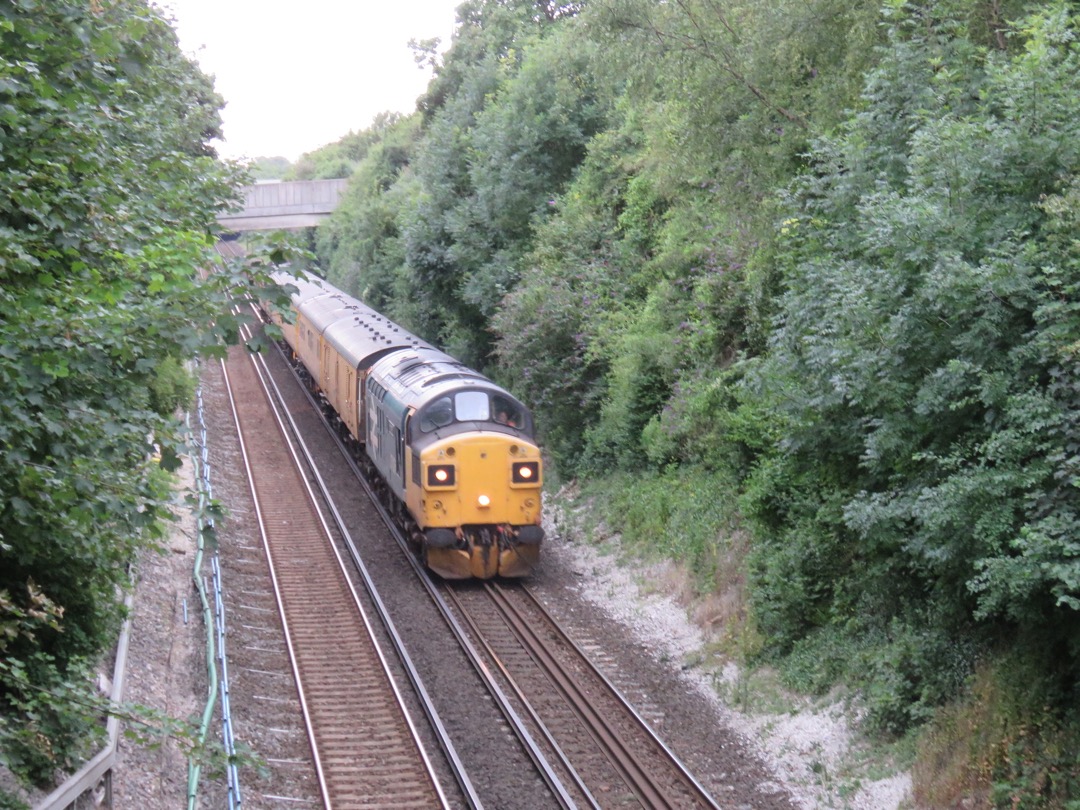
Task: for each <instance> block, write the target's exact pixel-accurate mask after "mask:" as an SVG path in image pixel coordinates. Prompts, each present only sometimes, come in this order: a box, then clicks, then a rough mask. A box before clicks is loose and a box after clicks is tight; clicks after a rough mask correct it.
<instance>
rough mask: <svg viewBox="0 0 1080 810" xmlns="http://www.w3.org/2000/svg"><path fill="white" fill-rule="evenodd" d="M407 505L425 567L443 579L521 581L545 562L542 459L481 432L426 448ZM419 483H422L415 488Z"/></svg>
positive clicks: (531, 449)
mask: <svg viewBox="0 0 1080 810" xmlns="http://www.w3.org/2000/svg"><path fill="white" fill-rule="evenodd" d="M416 459H417V461H418V473H419V474H418V475H416V476H413V477H412V478H411V479H410V482H409V485H408V486H407V488H406V493H407V494H406V504H407V505H408V509H409V512H410V514H412V515H413V517H414V519H415V520H416V522H417V524H418V525H419V526H420V527H421V530H422V531H423V533H424V537H425V549H424V554H425V558H426V562H427V565H428V566H429V567H430V568H431V569H432V570H434V571H437V572H439V573H440V574H442V575H443V576H445V577H450V578H465V577H478V578H481V579H487V578H490V577H493V576H496V575H499V576H504V577H520V576H525V575H527V574H529V573H531V572H532V570H533V568H535V567H536V565H537V563H538V562H539V558H540V541H541V540H542V539H543V532H542V530H541V529H540V488H541V485H542V483H543V480H542V476H543V470H542V466H541V461H540V452H539V450H538V449H537V448H536V446H535V445H533V444H531V443H529V442H526V441H523V440H522V438H521V437H518V436H513V435H508V434H503V433H499V432H488V431H484V430H476V431H470V432H467V433H460V434H457V435H453V436H450V437H448V438H446V439H442V440H439V441H436V442H433V443H431V444H428V445H426V446H425V447H424V449H423V450H422V451H420V452H418V453H417V454H416ZM416 479H419V483H417V481H416Z"/></svg>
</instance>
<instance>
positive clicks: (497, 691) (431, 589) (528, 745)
mask: <svg viewBox="0 0 1080 810" xmlns="http://www.w3.org/2000/svg"><path fill="white" fill-rule="evenodd" d="M275 345H276V346H277V349H278V352H279V354H280V356H281V357H282V359H283V361H284V362H285V364H286V366H287V367H288V368H289V370H290V371H291V373H292V374H293V376H294V378H295V379H296V380H297V384H298V385H299V387H300V389H301V390H302V391H303V392H304V396H305V397H306V398H307V400H308V402H309V404H310V405H311V407H312V408H313V409H314V410H315V412H316V413H318V414H319V417H320V422H321V424H322V425H323V428H324V429H325V430H326V432H327V433H328V434H329V436H330V437H331V439H332V440H333V442H334V444H335V446H336V447H337V448H338V451H339V452H340V453H341V456H342V458H343V459H344V460H345V462H346V463H347V464H348V465H349V468H350V469H351V470H352V472H353V475H355V476H356V479H357V481H358V483H359V484H360V486H361V487H362V488H363V490H364V492H365V493H366V494H367V496H368V498H369V499H370V500H371V503H372V506H373V507H374V508H375V510H376V512H377V513H378V515H379V517H380V518H381V519H382V521H383V523H384V524H385V525H386V527H387V530H388V531H389V532H390V534H391V536H392V537H393V538H394V540H395V542H397V544H398V546H399V547H400V548H401V550H402V552H403V554H404V556H405V558H406V560H408V562H409V564H410V565H411V566H412V569H413V571H414V573H415V574H416V576H417V578H418V580H419V581H420V583H421V584H422V585H423V587H424V589H425V590H426V591H427V593H428V595H429V596H430V598H431V600H432V602H433V603H434V604H435V605H436V607H437V608H438V610H439V612H440V615H442V617H443V620H444V621H445V622H446V624H447V627H448V628H449V629H450V632H451V633H453V635H454V637H455V639H456V640H457V641H458V643H459V644H460V645H461V647H462V649H463V650H464V651H465V653H466V657H467V658H468V660H469V663H470V664H471V665H472V667H473V669H474V670H475V671H476V673H477V675H478V676H479V677H480V679H481V681H482V683H483V684H484V686H485V688H487V690H488V693H489V694H490V695H491V696H492V698H493V700H494V701H495V704H496V706H497V707H498V708H499V711H500V712H501V713H502V715H503V717H504V718H505V719H506V721H507V723H508V724H509V726H510V728H511V730H512V731H513V732H514V734H515V736H517V738H518V740H519V741H520V742H521V744H522V746H523V748H524V749H525V752H526V753H527V754H528V756H529V758H530V759H531V760H532V761H533V764H534V765H535V766H536V768H537V771H538V772H539V773H540V775H541V777H542V778H543V779H544V782H545V783H546V784H547V785H548V788H549V789H550V790H551V792H552V794H553V795H554V796H555V798H556V800H557V801H558V803H559V804H560V805H561V806H562V807H564V808H566V809H567V810H570V808H576V807H577V805H576V803H575V802H574V801H573V799H572V798H571V797H570V795H569V794H568V793H567V790H566V787H565V786H564V785H563V784H562V780H561V779H559V777H558V775H557V774H556V773H555V769H554V768H553V767H552V765H551V763H549V762H548V761H547V757H546V756H545V755H544V753H543V751H541V750H540V747H539V745H537V743H536V741H535V740H534V739H533V737H532V735H531V734H530V733H529V730H528V729H527V728H526V727H525V723H524V722H523V721H522V719H521V718H520V717H519V716H518V714H517V711H516V710H515V709H514V707H513V705H512V704H511V702H510V700H509V698H507V696H506V694H505V693H504V692H503V691H502V688H501V687H500V686H499V685H498V683H497V682H496V680H495V678H494V677H493V676H492V674H491V673H490V672H489V671H488V669H487V667H486V666H485V664H484V662H483V660H482V658H481V656H480V654H479V653H478V652H477V650H476V648H475V647H474V646H473V644H472V642H471V641H470V640H469V638H468V635H467V634H466V633H465V631H464V628H462V627H461V624H460V623H459V622H458V620H457V618H456V617H455V616H454V615H453V611H451V610H450V607H449V606H448V605H447V603H446V601H445V600H444V599H443V598H442V595H441V594H440V593H439V592H438V589H437V588H436V587H435V585H434V584H433V582H432V580H431V577H430V576H429V574H428V572H427V571H426V570H425V569H424V568H423V566H421V565H420V563H419V561H418V560H417V559H416V555H415V554H413V553H412V551H411V550H410V549H409V545H408V541H407V539H406V538H405V537H404V535H403V534H402V533H401V531H400V529H398V527H397V524H396V523H395V522H394V520H393V518H392V517H391V515H390V514H389V512H388V511H387V510H386V508H385V507H384V506H383V504H382V503H381V501H380V500H379V497H378V495H377V494H376V493H375V491H374V489H373V488H372V486H371V484H370V482H369V481H368V479H367V476H366V475H365V474H364V472H363V470H361V469H360V466H359V465H358V464H357V463H356V460H355V459H354V458H353V457H352V455H351V454H350V453H349V450H348V448H347V447H346V446H345V444H344V443H343V442H342V441H341V437H340V436H338V434H337V433H336V432H335V431H334V429H333V427H332V426H331V425H330V424H329V423H328V421H327V419H326V417H325V415H324V414H323V412H322V409H321V408H320V407H319V405H318V403H317V402H316V401H315V400H314V398H313V397H312V395H311V393H310V392H309V391H308V389H307V386H305V385H304V384H303V382H302V381H301V380H300V378H299V375H298V374H297V371H296V369H295V367H294V366H293V365H292V363H290V362H289V360H288V358H287V357H286V355H285V352H284V351H283V350H282V349H281V346H280V345H278V344H275ZM356 557H357V560H359V554H358V553H357V555H356ZM477 801H479V798H478V797H477Z"/></svg>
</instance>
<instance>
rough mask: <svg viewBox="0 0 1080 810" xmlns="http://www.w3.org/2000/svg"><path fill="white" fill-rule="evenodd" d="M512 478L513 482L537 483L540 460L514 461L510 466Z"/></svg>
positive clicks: (538, 480) (538, 481)
mask: <svg viewBox="0 0 1080 810" xmlns="http://www.w3.org/2000/svg"><path fill="white" fill-rule="evenodd" d="M511 470H512V473H511V476H512V479H511V480H513V482H514V483H515V484H539V483H540V462H539V461H515V462H514V466H513V467H512V468H511Z"/></svg>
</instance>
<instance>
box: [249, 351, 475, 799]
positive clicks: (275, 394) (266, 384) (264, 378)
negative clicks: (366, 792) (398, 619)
mask: <svg viewBox="0 0 1080 810" xmlns="http://www.w3.org/2000/svg"><path fill="white" fill-rule="evenodd" d="M250 360H251V362H252V364H253V366H254V368H255V371H256V374H257V375H258V377H259V382H260V384H261V385H262V388H263V391H264V392H265V394H266V397H267V400H268V401H269V402H270V404H271V407H272V408H273V412H274V416H275V419H276V420H277V422H278V425H279V427H280V428H281V431H282V435H283V436H284V437H285V441H286V444H287V445H288V448H289V452H290V453H291V455H292V456H293V458H294V461H295V462H296V464H297V466H298V467H300V468H302V467H303V466H305V465H302V464H301V457H302V458H303V460H304V461H305V462H306V468H307V469H308V470H310V471H311V473H312V475H313V476H314V477H315V479H316V482H317V484H318V487H319V497H320V498H321V499H322V500H323V501H324V502H325V503H326V505H327V507H328V508H329V510H330V512H331V515H332V517H333V521H334V524H335V527H336V528H337V529H338V531H339V532H340V533H341V535H342V537H343V539H344V540H345V542H346V544H347V545H348V547H349V548H350V550H351V552H350V553H352V550H355V544H354V542H353V540H352V537H351V535H350V534H349V532H348V529H347V528H346V527H345V523H344V521H343V520H342V518H341V514H340V512H339V511H338V508H337V506H336V504H335V503H334V502H333V499H332V498H331V496H330V493H329V489H328V487H327V486H326V484H325V482H324V481H323V478H322V474H321V473H320V472H319V469H318V467H317V465H316V464H315V461H314V457H313V455H312V453H311V452H310V450H309V449H308V447H307V444H306V443H305V442H304V440H303V437H302V436H301V435H300V431H299V429H298V428H297V425H296V423H295V421H294V420H293V418H292V415H291V414H289V412H288V409H287V408H284V407H280V406H281V404H282V403H283V401H284V397H283V396H282V394H281V391H280V390H279V389H278V387H277V384H276V383H275V382H274V380H273V377H272V376H271V375H270V373H269V370H268V369H267V368H266V363H265V360H264V359H263V358H262V357H261V356H259V355H257V354H252V355H251V356H250ZM286 424H287V425H288V428H286ZM303 479H304V486H305V487H306V489H307V492H308V496H309V498H311V499H312V501H313V502H314V501H315V499H316V494H315V491H314V490H313V488H312V485H311V482H310V481H309V480H308V477H307V476H303ZM316 511H317V513H318V516H319V520H320V521H321V522H322V524H323V528H324V530H325V531H326V533H327V535H328V536H329V535H330V529H329V526H328V525H327V523H326V518H325V516H324V514H323V510H322V509H319V508H318V507H317V506H316ZM331 548H332V550H333V552H334V557H335V559H336V560H337V562H338V565H339V566H340V567H341V570H342V572H343V573H344V574H345V579H346V582H347V584H348V586H349V591H350V593H351V594H352V598H353V601H354V603H355V605H356V608H357V611H358V612H359V614H360V616H361V618H362V619H363V621H364V626H365V628H366V629H367V631H368V634H369V635H371V637H372V641H373V643H374V647H375V650H376V652H377V654H378V658H379V661H380V663H381V665H382V668H383V671H384V672H385V673H386V676H387V680H388V681H389V683H390V685H391V687H392V689H393V692H394V697H395V700H396V701H397V704H398V706H399V707H400V709H401V712H402V715H403V716H404V718H405V720H406V722H407V724H408V727H409V731H410V734H411V736H412V738H413V741H414V743H415V744H416V749H417V751H418V752H419V754H420V757H421V759H422V760H423V762H424V766H425V769H426V770H427V772H428V776H429V778H430V780H431V783H432V786H433V787H434V789H435V791H436V793H437V794H438V796H439V799H440V802H441V804H442V806H443V807H449V803H448V800H447V798H446V796H445V794H444V792H443V789H442V786H441V785H440V784H439V779H438V777H437V776H436V774H435V770H434V767H433V765H432V763H431V760H430V758H429V757H428V754H427V751H426V750H425V748H424V745H423V743H422V741H421V740H420V735H419V732H418V730H417V728H416V724H415V722H414V721H413V718H412V716H411V713H410V712H409V710H408V707H407V706H406V705H405V700H404V697H403V696H402V693H401V691H400V689H399V687H398V683H397V681H396V679H395V678H394V677H393V676H392V673H391V671H390V665H389V662H388V661H387V658H386V655H385V653H384V652H383V649H382V645H380V644H379V643H378V642H377V641H376V640H375V638H374V632H373V628H372V625H371V620H370V618H369V617H368V612H367V610H366V609H365V608H364V606H363V604H362V603H361V601H360V597H359V595H358V594H357V592H356V588H355V587H354V585H353V583H352V578H351V577H349V576H348V571H347V569H346V566H345V562H344V560H343V559H342V557H341V554H340V553H339V552H338V549H337V546H336V544H334V543H331ZM356 556H358V555H356ZM361 575H362V578H363V580H364V582H365V587H366V588H367V590H368V593H369V596H371V597H372V601H373V603H374V604H375V606H376V612H377V613H378V615H379V617H380V620H381V621H382V623H383V625H384V627H386V628H387V630H388V633H389V635H390V636H391V640H392V643H393V644H394V646H395V652H396V653H397V654H398V655H399V657H400V656H401V654H402V653H404V652H405V649H404V645H403V644H402V643H401V639H400V636H399V635H398V634H397V630H396V628H394V627H393V622H392V621H391V620H390V617H389V614H388V612H387V610H386V608H385V606H384V604H383V602H382V600H381V598H379V597H378V594H377V591H376V590H375V587H374V582H373V581H372V580H371V577H370V576H369V575H368V573H367V571H366V569H362V570H361ZM402 666H403V667H404V668H405V669H406V671H407V674H408V677H409V679H410V681H411V682H412V683H413V685H414V687H415V686H416V685H419V686H420V689H421V693H420V694H418V698H419V699H420V700H421V705H422V706H423V707H424V710H425V713H429V711H430V714H429V716H434V717H435V719H436V720H437V721H438V714H437V712H435V707H434V705H433V704H431V702H430V698H429V697H428V694H427V691H426V690H425V689H423V684H422V682H421V681H420V678H419V673H418V672H417V671H416V669H415V667H414V666H413V665H412V662H411V660H409V659H408V656H407V654H405V657H404V658H403V659H402ZM437 727H438V728H439V729H442V723H441V721H438V726H437ZM443 731H445V730H444V729H443ZM437 736H438V737H439V739H440V744H444V745H446V746H449V748H450V750H451V751H453V747H452V745H451V744H450V742H449V738H448V737H447V738H446V739H443V735H440V734H438V733H437ZM454 758H455V759H456V752H454ZM466 783H467V777H466ZM470 787H471V785H470Z"/></svg>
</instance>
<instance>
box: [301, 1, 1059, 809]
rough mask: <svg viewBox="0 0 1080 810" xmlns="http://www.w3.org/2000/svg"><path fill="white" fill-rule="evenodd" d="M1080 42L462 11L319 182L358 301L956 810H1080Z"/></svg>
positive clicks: (1015, 34) (851, 22)
mask: <svg viewBox="0 0 1080 810" xmlns="http://www.w3.org/2000/svg"><path fill="white" fill-rule="evenodd" d="M1078 15H1080V12H1078V10H1077V8H1076V5H1075V4H1074V3H1069V2H1063V1H1062V0H1051V1H1049V2H1030V1H1027V0H920V1H919V2H914V0H912V1H910V2H909V1H908V0H872V2H869V1H868V2H863V1H862V0H854V2H853V1H852V0H844V2H839V0H797V2H796V0H768V2H766V1H765V0H723V2H713V1H712V0H708V1H706V0H685V1H684V2H677V3H655V2H652V1H651V0H591V1H590V2H587V3H586V2H582V3H556V2H550V0H547V1H544V0H499V2H495V0H467V2H464V3H462V4H461V6H459V8H458V27H457V30H456V34H455V37H454V40H453V42H452V44H451V47H450V48H449V49H448V50H446V52H445V53H444V54H442V55H441V56H439V55H438V54H437V53H436V51H435V49H433V48H432V47H431V43H420V44H418V45H415V48H416V52H417V60H418V62H421V63H425V64H434V78H433V79H432V81H431V83H430V85H429V87H428V91H427V93H426V95H425V96H424V97H423V98H422V99H421V100H420V103H419V105H418V109H417V111H416V113H414V114H413V115H411V116H403V117H393V116H391V117H386V118H384V119H382V120H380V121H379V122H378V124H377V126H376V127H373V128H372V130H370V131H368V132H365V133H361V134H359V135H352V136H350V137H349V138H348V139H345V140H343V141H342V143H341V144H340V145H335V146H334V147H331V148H330V151H328V152H326V153H314V154H312V155H309V156H307V157H306V158H305V160H304V161H302V162H301V166H303V167H306V168H304V171H306V172H309V173H314V174H320V173H322V174H324V175H325V174H333V173H335V172H338V173H339V175H340V176H349V177H351V178H352V183H351V186H350V189H349V192H348V194H347V197H346V199H345V202H344V204H343V205H342V207H341V208H340V209H339V210H338V211H337V212H336V213H335V215H334V217H333V218H332V219H331V221H330V223H329V224H328V225H326V226H324V227H322V228H320V229H319V231H318V233H317V235H316V237H315V239H316V248H317V252H318V255H319V260H320V262H321V264H322V266H323V267H324V268H326V269H327V271H328V272H329V274H330V277H331V279H332V280H334V281H335V282H336V283H339V284H341V285H342V286H344V287H345V288H347V289H348V290H349V291H350V292H352V293H354V294H358V295H360V296H361V297H363V298H365V299H366V300H367V301H368V302H369V303H371V304H372V305H373V306H376V307H377V308H379V309H381V310H383V311H385V312H387V313H388V314H389V315H391V317H394V318H395V319H396V320H399V321H401V322H403V323H406V324H407V325H409V326H410V327H411V328H413V329H415V330H417V331H419V332H420V333H422V334H424V335H425V336H426V337H427V338H429V339H431V340H433V341H436V342H438V343H439V344H441V345H442V346H444V347H446V348H447V349H448V350H449V351H451V352H454V353H455V354H457V355H458V356H460V357H461V358H463V359H464V360H465V361H466V362H468V363H470V364H472V365H474V366H480V367H483V368H485V369H487V370H488V372H489V373H491V374H493V375H496V376H497V377H498V378H499V379H500V381H501V382H503V383H504V384H506V385H508V386H509V387H510V388H511V389H512V390H514V391H515V392H516V393H517V394H519V395H521V396H522V397H524V398H526V399H527V400H528V401H529V403H530V405H531V406H532V407H534V408H535V410H536V412H537V415H538V420H539V423H540V425H541V427H542V431H543V441H544V444H545V446H546V447H547V448H548V450H549V451H550V453H551V456H552V460H553V463H554V466H555V467H556V468H557V471H558V473H559V475H560V476H561V477H562V479H563V480H569V479H571V478H573V479H577V480H578V481H579V482H583V486H585V488H586V489H587V490H588V492H589V493H590V494H591V495H592V496H593V498H594V499H595V502H596V503H598V504H602V506H600V507H599V508H600V509H601V510H602V512H603V514H602V515H600V516H599V517H598V519H599V518H600V517H602V518H603V519H604V520H605V521H606V522H607V523H608V524H609V525H611V526H613V527H614V528H616V529H617V530H619V531H621V532H622V533H623V534H624V537H626V538H627V539H628V540H629V541H630V542H631V543H632V544H633V545H634V546H635V547H637V548H640V549H642V550H643V553H647V554H655V555H666V556H670V557H673V558H676V559H679V560H682V561H684V562H685V563H686V564H687V566H688V567H689V568H690V569H691V571H692V574H693V578H694V581H695V582H696V583H698V586H699V588H700V589H701V592H702V593H703V594H704V593H708V592H709V591H711V590H712V589H714V588H717V587H722V586H723V585H724V583H731V582H736V581H738V582H740V583H742V584H744V585H745V591H744V592H745V594H746V596H745V605H744V607H745V610H744V611H739V612H737V615H738V616H739V617H742V618H737V619H733V621H736V622H737V623H739V626H738V627H736V628H731V630H732V632H731V635H732V637H733V638H736V637H737V638H740V639H743V644H744V646H743V650H744V653H745V654H747V655H751V656H752V657H753V659H754V660H755V661H757V662H759V663H768V664H770V665H773V666H775V667H776V668H777V669H778V670H779V672H780V673H781V674H782V676H783V677H784V678H785V679H786V681H787V682H788V683H789V684H790V685H792V686H796V687H798V688H800V689H803V690H807V691H810V692H813V693H825V692H828V691H830V690H832V689H833V688H835V687H837V686H842V687H845V688H846V689H847V690H848V692H849V694H850V695H852V696H853V698H855V699H857V700H858V701H859V702H860V705H861V706H862V708H863V716H864V718H865V721H864V724H865V727H866V730H867V731H868V732H869V733H871V734H874V735H878V736H879V737H882V738H885V739H898V738H904V737H907V738H909V739H911V740H913V741H915V745H914V746H913V747H914V748H915V749H917V750H918V751H919V752H920V753H919V755H918V757H917V760H916V763H915V769H914V773H915V775H916V778H915V793H916V800H917V801H918V802H920V803H921V804H924V805H926V806H934V807H939V806H948V805H951V804H954V803H955V802H956V801H958V800H959V799H960V798H961V797H967V798H968V799H969V800H974V801H975V802H976V804H977V805H979V806H1000V807H1061V808H1065V807H1072V808H1075V807H1077V806H1080V761H1078V759H1077V756H1078V754H1077V752H1078V751H1080V708H1078V707H1080V531H1078V530H1080V514H1078V506H1080V500H1078V495H1080V493H1078V489H1077V484H1078V480H1080V479H1078V473H1080V449H1078V448H1080V427H1078V426H1080V384H1078V382H1077V372H1078V369H1080V364H1078V361H1080V355H1078V346H1080V303H1078V301H1080V299H1078V297H1077V293H1078V288H1077V285H1078V283H1080V242H1078V240H1077V233H1078V227H1077V226H1078V224H1080V223H1078V221H1077V218H1078V213H1077V212H1078V211H1080V180H1078V176H1077V169H1078V166H1080V44H1078V42H1077V35H1078V33H1080V16H1078ZM359 80H361V78H360V77H358V81H359ZM742 584H740V588H742ZM740 592H742V591H740Z"/></svg>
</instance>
